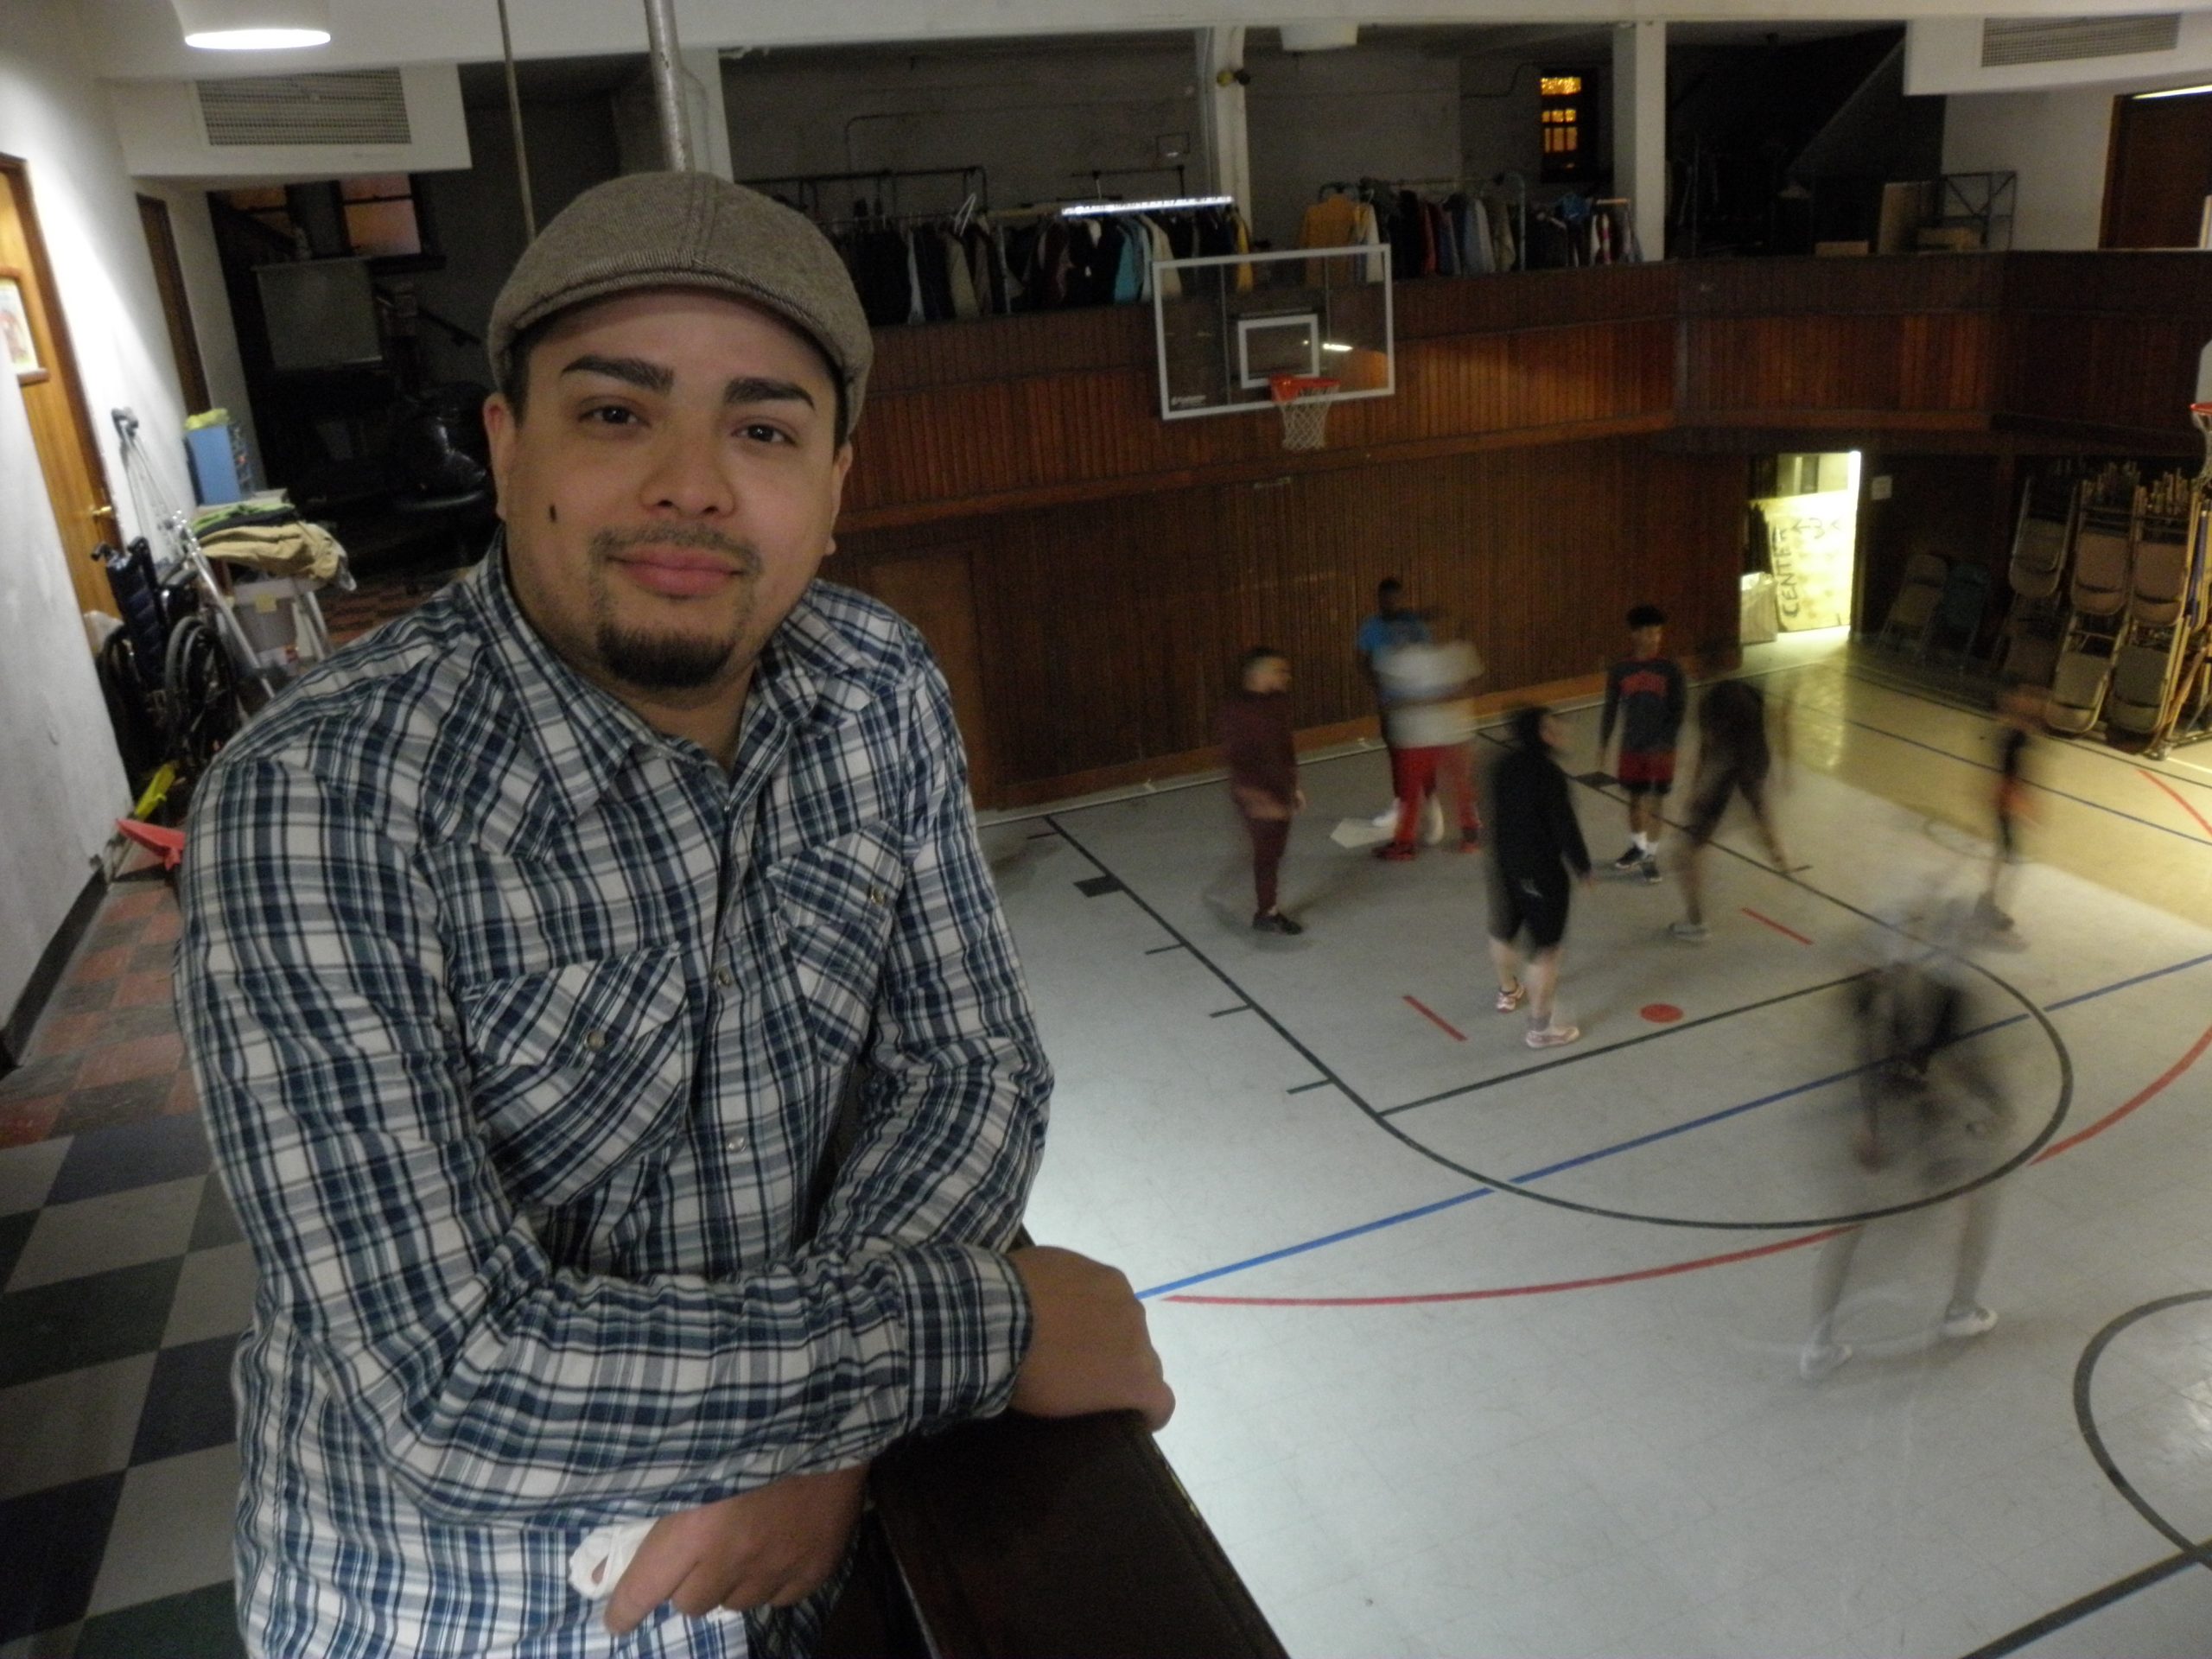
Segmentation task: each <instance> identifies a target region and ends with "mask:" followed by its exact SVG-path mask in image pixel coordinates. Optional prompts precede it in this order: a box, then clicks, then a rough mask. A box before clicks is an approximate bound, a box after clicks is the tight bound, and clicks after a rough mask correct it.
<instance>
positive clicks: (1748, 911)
mask: <svg viewBox="0 0 2212 1659" xmlns="http://www.w3.org/2000/svg"><path fill="white" fill-rule="evenodd" d="M1744 914H1745V915H1746V916H1748V917H1750V918H1751V919H1752V920H1753V921H1755V922H1764V923H1765V924H1766V925H1768V926H1769V927H1770V928H1772V929H1773V930H1774V931H1776V932H1777V933H1787V934H1788V935H1789V937H1790V938H1793V939H1795V940H1796V941H1797V943H1798V944H1811V943H1812V941H1811V940H1810V939H1808V938H1806V937H1805V936H1804V935H1803V934H1802V933H1800V932H1799V931H1797V930H1796V928H1794V927H1784V926H1783V925H1782V924H1781V923H1780V922H1777V921H1776V920H1775V919H1774V918H1773V917H1771V916H1762V915H1760V914H1759V913H1758V912H1757V911H1756V910H1753V909H1752V908H1751V906H1749V905H1746V906H1744Z"/></svg>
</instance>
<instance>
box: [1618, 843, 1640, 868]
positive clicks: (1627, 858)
mask: <svg viewBox="0 0 2212 1659" xmlns="http://www.w3.org/2000/svg"><path fill="white" fill-rule="evenodd" d="M1641 863H1643V848H1641V847H1638V846H1637V845H1635V844H1634V843H1633V842H1631V843H1630V847H1629V849H1628V851H1626V852H1624V853H1623V854H1622V855H1620V856H1619V857H1618V858H1617V859H1615V860H1614V861H1613V868H1615V869H1617V870H1618V871H1620V872H1621V873H1622V874H1624V875H1625V874H1627V873H1628V872H1629V871H1630V870H1632V869H1634V868H1636V867H1637V865H1639V864H1641Z"/></svg>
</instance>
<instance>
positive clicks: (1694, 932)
mask: <svg viewBox="0 0 2212 1659" xmlns="http://www.w3.org/2000/svg"><path fill="white" fill-rule="evenodd" d="M1667 935H1668V937H1669V938H1675V939H1680V940H1681V942H1682V943H1683V944H1704V943H1705V942H1706V941H1707V939H1709V938H1712V937H1713V930H1712V929H1711V928H1709V927H1707V925H1705V924H1704V923H1703V922H1669V923H1668V924H1667Z"/></svg>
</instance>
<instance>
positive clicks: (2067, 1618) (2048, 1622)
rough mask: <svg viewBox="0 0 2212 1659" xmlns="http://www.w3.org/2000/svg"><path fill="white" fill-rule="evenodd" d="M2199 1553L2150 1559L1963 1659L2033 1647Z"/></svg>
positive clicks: (2178, 1569)
mask: <svg viewBox="0 0 2212 1659" xmlns="http://www.w3.org/2000/svg"><path fill="white" fill-rule="evenodd" d="M2200 1553H2201V1552H2198V1551H2196V1550H2191V1551H2190V1553H2189V1554H2185V1555H2173V1556H2169V1557H2168V1558H2167V1559H2166V1560H2163V1561H2153V1562H2152V1564H2151V1565H2150V1566H2148V1567H2141V1568H2139V1569H2138V1570H2137V1571H2135V1572H2133V1573H2129V1574H2128V1575H2127V1576H2126V1578H2124V1579H2115V1580H2113V1582H2112V1583H2110V1584H2108V1585H2107V1586H2105V1587H2104V1588H2103V1589H2101V1590H2092V1591H2091V1592H2089V1593H2088V1595H2086V1596H2082V1597H2079V1598H2077V1599H2075V1600H2073V1601H2069V1602H2068V1603H2067V1604H2066V1605H2064V1606H2063V1607H2055V1608H2053V1609H2052V1610H2051V1611H2049V1612H2047V1613H2045V1614H2044V1616H2043V1617H2042V1618H2037V1619H2032V1620H2031V1621H2030V1622H2029V1623H2027V1624H2023V1625H2021V1626H2020V1628H2019V1629H2018V1630H2009V1631H2007V1632H2006V1633H2005V1635H2003V1636H2000V1637H1998V1638H1997V1639H1996V1640H1995V1641H1993V1642H1986V1643H1983V1644H1982V1645H1981V1646H1980V1647H1978V1648H1976V1649H1974V1651H1973V1652H1972V1653H1969V1654H1967V1655H1965V1656H1964V1659H2004V1656H2005V1655H2006V1654H2009V1653H2018V1651H2019V1650H2020V1649H2022V1648H2026V1647H2032V1646H2034V1645H2035V1643H2038V1642H2040V1641H2042V1640H2043V1639H2044V1637H2047V1636H2056V1634H2057V1633H2058V1632H2059V1631H2061V1630H2064V1629H2065V1628H2066V1627H2067V1626H2068V1625H2069V1624H2079V1623H2081V1621H2082V1620H2083V1619H2085V1618H2088V1617H2089V1615H2090V1614H2092V1613H2101V1612H2102V1611H2104V1610H2105V1609H2106V1608H2107V1607H2110V1606H2112V1605H2113V1604H2115V1603H2117V1602H2122V1601H2125V1600H2126V1599H2128V1597H2130V1596H2132V1595H2133V1594H2135V1593H2136V1592H2138V1591H2139V1590H2148V1589H2149V1588H2150V1587H2151V1586H2152V1585H2154V1584H2164V1582H2165V1581H2166V1580H2168V1579H2171V1578H2172V1577H2173V1576H2174V1575H2175V1574H2177V1573H2182V1572H2185V1571H2187V1570H2188V1569H2189V1568H2190V1567H2196V1566H2197V1565H2198V1564H2199V1560H2198V1558H2199V1554H2200Z"/></svg>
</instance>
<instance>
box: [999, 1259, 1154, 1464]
mask: <svg viewBox="0 0 2212 1659" xmlns="http://www.w3.org/2000/svg"><path fill="white" fill-rule="evenodd" d="M1007 1260H1008V1261H1010V1262H1013V1263H1014V1271H1015V1272H1016V1273H1018V1274H1020V1275H1021V1282H1022V1286H1023V1287H1024V1288H1025V1289H1027V1291H1028V1293H1029V1306H1030V1311H1031V1313H1033V1316H1034V1318H1035V1319H1036V1331H1035V1333H1034V1335H1033V1336H1032V1338H1030V1343H1029V1353H1028V1356H1027V1357H1026V1358H1024V1359H1023V1360H1022V1362H1021V1369H1020V1371H1018V1372H1017V1373H1016V1374H1015V1376H1014V1409H1015V1410H1016V1411H1019V1412H1025V1413H1027V1414H1028V1415H1030V1416H1032V1417H1084V1416H1088V1415H1089V1414H1090V1413H1092V1412H1095V1411H1139V1412H1142V1413H1143V1414H1144V1419H1145V1421H1146V1422H1147V1424H1148V1425H1149V1426H1150V1427H1152V1428H1153V1429H1154V1432H1157V1431H1158V1430H1160V1429H1161V1428H1164V1427H1166V1425H1167V1420H1168V1418H1169V1417H1171V1416H1173V1414H1174V1411H1175V1393H1174V1390H1173V1389H1170V1388H1169V1387H1168V1386H1167V1380H1166V1377H1165V1376H1163V1375H1162V1374H1161V1371H1160V1356H1159V1355H1158V1354H1156V1353H1154V1351H1153V1347H1152V1338H1151V1336H1150V1335H1149V1334H1148V1333H1147V1331H1146V1329H1145V1319H1144V1306H1143V1304H1141V1302H1139V1301H1138V1300H1137V1299H1136V1294H1135V1292H1134V1291H1132V1290H1131V1289H1130V1288H1129V1281H1128V1280H1127V1279H1125V1278H1123V1277H1122V1274H1121V1273H1120V1272H1119V1271H1118V1270H1117V1269H1116V1268H1109V1267H1108V1266H1106V1265H1105V1263H1103V1262H1093V1261H1092V1260H1090V1257H1088V1256H1084V1255H1077V1254H1076V1253H1075V1252H1074V1251H1073V1250H1057V1249H1051V1248H1050V1247H1048V1246H1045V1245H1033V1246H1031V1247H1030V1248H1028V1249H1020V1250H1015V1251H1014V1252H1013V1253H1012V1254H1011V1255H1009V1256H1008V1257H1007Z"/></svg>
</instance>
